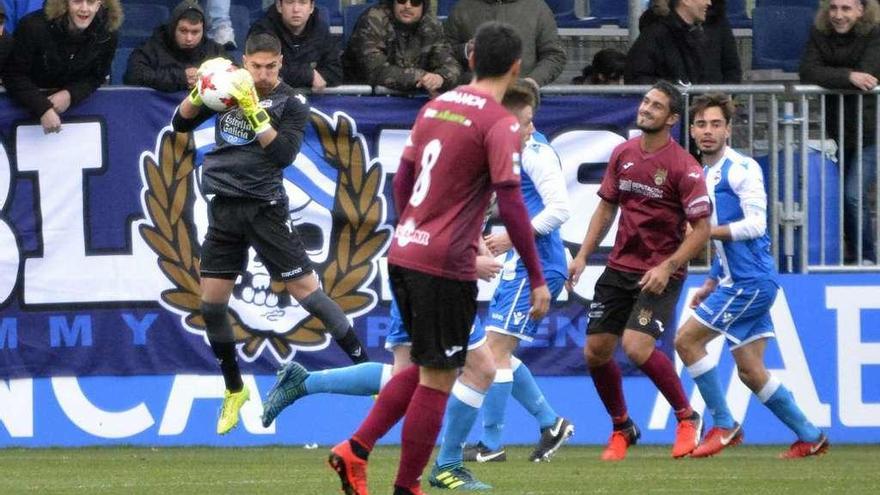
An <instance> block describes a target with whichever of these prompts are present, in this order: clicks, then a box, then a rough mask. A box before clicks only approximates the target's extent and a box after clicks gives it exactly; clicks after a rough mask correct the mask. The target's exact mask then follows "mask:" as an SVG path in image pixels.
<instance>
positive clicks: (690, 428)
mask: <svg viewBox="0 0 880 495" xmlns="http://www.w3.org/2000/svg"><path fill="white" fill-rule="evenodd" d="M683 105H684V103H683V98H682V96H681V93H680V92H679V91H678V89H676V88H675V86H673V85H671V84H669V83H667V82H665V81H661V82H659V83H657V84H655V85H654V86H653V87H652V88H651V90H650V91H648V93H647V94H645V96H644V98H643V99H642V102H641V104H640V105H639V110H638V117H637V119H636V125H637V126H638V128H639V129H641V131H642V135H641V136H639V137H635V138H633V139H630V140H629V141H627V142H625V143H623V144H621V145H620V146H618V147H617V148H615V149H614V151H613V152H612V153H611V159H610V160H609V161H608V169H607V170H606V171H605V177H604V178H603V179H602V186H601V187H600V189H599V197H600V198H601V201H600V202H599V206H598V207H597V208H596V211H595V212H594V213H593V217H592V219H591V220H590V225H589V228H588V229H587V234H586V236H585V237H584V242H583V244H582V245H581V248H580V250H579V251H578V254H577V256H576V257H575V258H574V260H572V262H571V264H570V265H569V275H570V278H569V281H568V283H567V285H568V289H569V290H571V289H572V287H573V286H574V285H576V284H577V282H578V279H579V278H580V275H581V273H582V272H583V270H584V266H585V265H586V263H587V258H589V256H590V255H591V254H592V253H593V252H594V251H595V250H596V247H597V246H598V245H599V243H600V242H601V241H602V239H603V238H604V237H605V235H606V234H607V233H608V228H609V227H610V226H611V222H613V221H614V217H615V215H616V214H617V210H618V208H619V209H620V221H619V222H618V224H617V238H616V239H615V241H614V247H613V249H612V250H611V254H610V255H609V258H608V266H607V267H606V268H605V271H604V272H603V273H602V275H601V276H600V277H599V280H598V281H597V282H596V290H595V295H594V297H593V301H592V303H591V304H590V311H589V314H588V316H589V324H588V326H587V343H586V345H585V346H584V356H585V357H586V360H587V366H588V367H589V368H590V375H592V377H593V384H594V385H595V386H596V391H597V392H598V393H599V397H600V398H601V399H602V403H603V404H605V408H606V409H607V410H608V413H609V414H610V415H611V420H612V423H613V425H614V428H613V433H612V434H611V439H610V440H609V442H608V447H607V448H606V449H605V451H604V452H603V453H602V459H604V460H622V459H623V458H624V457H626V449H627V447H629V446H630V445H633V444H635V443H636V440H638V438H639V436H640V433H639V429H638V427H636V425H635V423H633V421H632V419H630V417H629V414H628V413H627V409H626V402H625V400H624V398H623V383H622V379H621V375H620V368H619V367H618V365H617V362H615V361H614V359H613V354H614V349H615V348H616V347H617V343H618V341H621V342H622V345H623V350H624V352H626V355H627V357H629V359H630V360H631V361H632V362H633V363H635V364H636V365H637V366H638V367H639V369H641V370H642V371H643V372H644V373H645V375H647V376H648V377H649V378H651V380H652V381H653V382H654V384H655V385H656V386H657V388H658V389H659V390H660V392H661V393H662V394H663V396H664V397H666V400H668V401H669V403H670V404H671V405H672V407H673V409H674V410H675V415H676V417H677V418H678V428H677V429H676V435H675V444H674V445H673V448H672V456H673V457H676V458H678V457H683V456H686V455H688V454H689V453H690V452H691V451H692V450H693V449H694V448H695V447H696V446H697V443H698V442H699V440H700V434H701V431H702V420H701V418H700V415H699V414H697V413H696V412H694V411H693V409H691V406H690V403H689V402H688V398H687V396H686V395H685V393H684V390H683V389H682V386H681V381H680V380H679V378H678V374H677V373H676V372H675V366H674V365H673V363H672V361H670V360H669V358H668V357H667V356H666V355H665V354H663V353H662V352H660V351H659V350H657V348H656V347H655V344H656V341H657V338H658V337H659V336H660V335H661V334H662V333H663V331H664V330H665V329H667V328H668V329H671V330H672V331H674V329H675V327H676V325H675V322H674V321H673V318H674V316H675V307H676V304H677V302H678V296H679V294H680V293H681V286H682V282H683V280H684V277H685V275H686V270H687V263H688V261H690V259H691V258H693V257H694V256H696V255H697V254H698V253H699V252H700V251H701V250H702V249H703V248H704V246H705V245H706V242H707V241H708V240H709V219H708V217H709V215H710V214H711V213H712V204H711V202H710V200H709V196H708V194H707V192H706V184H705V181H704V180H703V171H702V168H701V167H700V165H699V164H698V163H697V161H696V160H694V158H693V157H691V155H690V154H688V152H687V151H686V150H684V149H683V148H682V147H681V146H679V145H678V143H676V142H675V141H674V140H673V139H672V138H671V137H670V130H671V129H672V127H673V126H674V125H675V124H676V123H677V122H678V120H679V118H680V116H681V113H682V107H683ZM686 224H690V226H691V228H692V230H691V231H690V232H689V233H685V228H686Z"/></svg>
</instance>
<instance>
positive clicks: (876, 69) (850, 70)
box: [800, 0, 880, 264]
mask: <svg viewBox="0 0 880 495" xmlns="http://www.w3.org/2000/svg"><path fill="white" fill-rule="evenodd" d="M878 22H880V6H878V3H877V0H830V1H827V2H822V3H821V5H820V7H819V11H818V13H817V14H816V22H815V25H814V26H813V29H812V31H811V32H810V39H809V41H808V42H807V47H806V49H805V51H804V55H803V58H802V59H801V67H800V76H801V81H802V82H805V83H812V84H818V85H820V86H823V87H825V88H830V89H848V90H861V91H870V90H872V89H874V88H876V87H877V81H878V78H880V26H878ZM825 101H826V112H825V128H826V129H827V130H828V132H829V134H830V136H832V137H834V138H835V139H840V137H841V136H842V137H843V146H842V148H843V158H844V214H843V231H844V239H845V241H846V253H845V261H846V262H848V263H852V262H853V261H857V260H856V254H857V249H856V246H857V244H856V243H857V239H858V231H859V226H858V212H859V210H858V204H859V203H858V202H859V196H860V194H861V196H862V226H861V228H862V260H861V261H862V262H864V263H866V264H873V263H876V262H877V256H876V246H875V243H874V228H873V222H872V221H871V211H870V209H869V208H868V204H869V203H870V200H871V196H872V195H871V194H869V192H870V188H871V185H873V184H874V183H875V178H876V173H877V162H876V157H877V155H876V150H877V141H876V132H875V131H876V129H877V127H876V126H877V121H876V118H875V113H876V112H875V109H876V105H877V96H866V97H864V99H863V105H864V106H863V107H862V115H863V117H864V118H863V119H862V121H861V123H862V125H863V126H864V127H863V128H862V142H861V143H859V142H858V140H857V131H858V125H859V121H858V120H857V113H856V112H857V105H858V97H857V96H856V95H851V96H846V97H845V98H844V103H843V108H844V118H843V122H844V124H843V129H842V132H841V129H840V128H839V127H838V124H837V123H838V113H839V107H838V98H837V97H828V98H826V99H825ZM838 144H840V143H838ZM859 148H861V150H862V163H861V170H862V177H861V181H859V177H858V173H859V163H857V160H856V157H857V153H856V151H857V150H858V149H859Z"/></svg>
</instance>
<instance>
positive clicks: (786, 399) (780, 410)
mask: <svg viewBox="0 0 880 495" xmlns="http://www.w3.org/2000/svg"><path fill="white" fill-rule="evenodd" d="M757 395H758V399H760V400H761V402H763V403H764V405H765V406H767V408H768V409H770V411H772V412H773V414H774V415H776V417H777V418H779V420H780V421H782V422H783V423H785V425H786V426H788V427H789V428H791V430H792V431H794V432H795V433H796V434H797V436H798V439H799V440H801V441H803V442H817V441H818V440H819V439H820V438H821V437H822V432H821V431H819V428H816V426H815V425H813V423H811V422H810V421H809V420H808V419H807V417H806V416H805V415H804V413H803V411H801V408H800V407H798V405H797V404H796V403H795V401H794V396H792V395H791V392H790V391H789V390H788V389H787V388H785V385H783V384H782V382H780V381H779V379H778V378H776V377H775V376H773V375H770V379H769V380H768V381H767V383H766V384H765V385H764V387H762V388H761V390H760V391H759V392H758V394H757Z"/></svg>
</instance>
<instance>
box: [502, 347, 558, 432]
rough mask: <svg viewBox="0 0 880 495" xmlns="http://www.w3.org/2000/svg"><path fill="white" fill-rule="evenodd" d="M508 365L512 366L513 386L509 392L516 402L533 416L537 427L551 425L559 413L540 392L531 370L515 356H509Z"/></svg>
mask: <svg viewBox="0 0 880 495" xmlns="http://www.w3.org/2000/svg"><path fill="white" fill-rule="evenodd" d="M510 365H511V367H512V368H513V388H512V389H511V391H510V394H511V395H512V396H513V398H514V399H516V401H517V402H519V403H520V404H522V406H523V407H524V408H525V409H526V411H528V412H529V414H531V415H532V416H534V417H535V420H536V421H538V427H539V428H541V429H543V428H549V427H551V426H553V424H554V423H555V422H556V418H558V417H559V415H558V414H556V411H555V410H554V409H553V407H552V406H551V405H550V403H549V402H547V399H546V398H545V397H544V392H541V389H540V388H539V387H538V383H537V382H536V381H535V377H534V376H533V375H532V370H530V369H529V367H528V366H526V365H525V363H523V362H522V361H520V360H519V359H517V358H516V356H511V357H510Z"/></svg>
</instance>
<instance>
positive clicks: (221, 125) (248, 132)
mask: <svg viewBox="0 0 880 495" xmlns="http://www.w3.org/2000/svg"><path fill="white" fill-rule="evenodd" d="M216 125H217V133H218V134H219V136H220V139H222V140H224V141H226V142H227V143H229V144H232V145H235V146H243V145H245V144H250V143H251V142H253V141H254V139H256V138H257V133H255V132H254V130H253V129H252V128H251V125H250V124H249V123H248V121H247V120H246V119H245V118H244V114H242V112H241V109H240V108H238V107H236V108H235V109H233V110H230V111H228V112H224V113H222V114H220V115H218V116H217V124H216Z"/></svg>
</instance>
